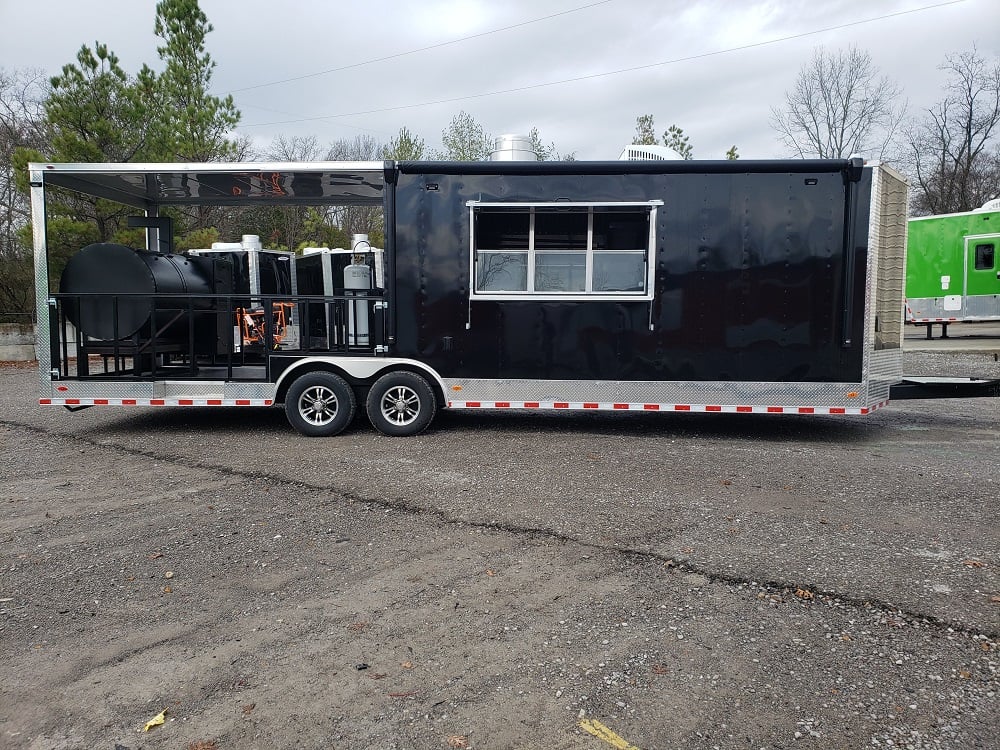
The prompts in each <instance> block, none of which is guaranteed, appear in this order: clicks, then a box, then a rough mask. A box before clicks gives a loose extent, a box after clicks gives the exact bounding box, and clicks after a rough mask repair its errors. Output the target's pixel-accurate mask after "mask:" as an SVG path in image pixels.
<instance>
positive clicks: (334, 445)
mask: <svg viewBox="0 0 1000 750" xmlns="http://www.w3.org/2000/svg"><path fill="white" fill-rule="evenodd" d="M905 369H906V371H907V372H908V373H910V374H915V375H916V374H939V375H945V374H948V375H970V376H972V375H975V376H982V377H1000V363H997V362H996V361H995V359H994V357H993V355H992V354H986V353H977V354H962V353H943V352H941V353H939V352H927V353H925V352H921V353H919V354H908V355H907V356H906V368H905ZM36 381H37V372H36V371H35V370H33V369H30V368H24V367H21V368H14V367H0V440H2V441H3V451H2V452H0V502H2V503H3V505H4V507H5V508H6V512H4V513H3V515H2V517H0V670H2V673H3V674H4V675H5V678H4V679H3V680H2V681H0V747H5V748H6V747H10V748H32V749H35V748H39V749H41V748H107V749H108V750H119V749H120V748H127V749H128V750H133V749H136V748H188V749H189V750H190V749H192V748H193V749H194V750H213V749H216V750H222V749H223V748H258V747H260V748H264V747H300V748H356V747H372V748H448V747H472V748H508V747H546V748H555V749H557V750H558V749H562V748H566V749H570V748H572V749H574V750H575V749H580V750H583V749H588V748H593V749H594V750H599V749H600V748H602V747H603V748H607V747H612V746H616V744H615V743H620V744H618V745H617V746H618V747H626V746H627V745H629V744H630V745H632V746H634V747H637V748H643V749H644V750H653V749H655V748H664V749H666V748H713V747H719V748H754V749H755V750H759V749H760V748H769V749H773V748H858V747H873V748H875V747H880V748H890V747H892V748H955V749H959V748H962V749H964V748H996V747H998V746H1000V743H998V740H997V731H996V727H997V726H998V725H1000V709H998V701H997V691H998V687H1000V678H998V672H997V669H998V662H1000V657H998V650H997V642H998V638H1000V574H998V571H1000V543H998V542H1000V533H998V531H1000V524H998V513H997V498H998V496H1000V492H998V481H1000V480H998V478H997V475H996V465H997V455H1000V400H998V399H965V400H939V401H903V402H894V403H893V404H892V405H890V407H888V408H886V409H884V410H880V411H878V412H876V413H875V414H873V415H871V416H869V417H862V418H842V417H801V418H800V417H791V418H784V417H767V416H755V415H693V414H691V415H643V414H606V413H602V414H587V415H580V416H577V415H570V414H558V415H544V414H529V413H501V414H496V415H490V414H482V413H445V414H441V415H440V416H439V418H438V420H437V421H436V422H435V424H434V425H433V426H432V429H431V430H430V431H429V432H427V433H425V434H424V435H421V436H419V437H416V438H409V439H390V438H384V437H382V436H380V435H377V434H376V433H374V432H373V431H372V430H371V429H370V428H369V427H367V426H365V425H364V424H363V423H361V422H359V423H358V424H356V425H354V426H352V428H351V429H350V430H349V431H348V432H347V433H345V434H343V435H341V436H339V437H337V438H331V439H324V440H309V439H306V438H302V437H300V436H298V435H296V434H295V433H293V432H291V431H290V429H289V428H288V426H287V425H286V424H285V422H284V417H283V415H282V414H281V413H280V411H278V410H265V409H261V410H257V409H234V410H192V409H188V410H184V409H176V410H164V409H141V408H136V409H112V408H108V409H102V408H95V409H89V410H86V411H83V412H79V413H75V414H69V413H67V412H65V411H63V410H59V409H54V408H41V407H38V406H35V405H34V404H35V403H36V399H37V394H36V385H35V383H36ZM162 709H166V714H165V717H164V718H165V722H164V724H163V725H161V726H157V727H154V728H152V729H151V730H150V731H149V732H142V731H141V730H142V728H143V726H144V724H145V723H146V722H147V721H148V720H149V719H151V718H153V717H154V716H155V715H156V714H158V713H159V712H160V711H161V710H162ZM596 722H599V724H598V723H596ZM605 728H606V729H605ZM609 732H611V733H613V734H609ZM621 743H624V744H621Z"/></svg>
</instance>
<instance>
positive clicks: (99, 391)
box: [46, 380, 163, 399]
mask: <svg viewBox="0 0 1000 750" xmlns="http://www.w3.org/2000/svg"><path fill="white" fill-rule="evenodd" d="M158 385H160V384H158V383H141V382H128V383H122V382H113V383H112V382H107V381H99V380H98V381H95V380H83V381H80V380H60V381H59V382H58V383H56V384H55V386H56V387H55V388H53V389H52V390H51V394H48V393H47V394H46V396H49V395H51V396H52V397H54V398H113V399H122V398H137V399H149V398H162V397H163V393H162V388H157V387H156V386H158Z"/></svg>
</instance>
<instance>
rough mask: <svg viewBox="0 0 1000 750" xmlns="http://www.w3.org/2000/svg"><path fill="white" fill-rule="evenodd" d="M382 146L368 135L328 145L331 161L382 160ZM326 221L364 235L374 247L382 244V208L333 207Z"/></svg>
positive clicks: (349, 231)
mask: <svg viewBox="0 0 1000 750" xmlns="http://www.w3.org/2000/svg"><path fill="white" fill-rule="evenodd" d="M385 148H386V146H385V144H384V143H382V142H381V141H379V140H377V139H375V138H373V137H372V136H370V135H366V134H362V135H356V136H354V138H347V139H341V140H339V141H334V142H333V143H331V144H330V148H329V149H328V150H327V153H326V158H327V159H328V160H330V161H382V155H383V154H384V153H385ZM327 215H328V217H329V219H328V220H329V222H330V223H331V224H333V225H335V226H338V227H340V228H341V229H343V230H344V231H345V232H346V233H347V234H349V235H351V234H367V235H368V238H369V239H370V240H371V243H372V244H373V245H377V244H381V243H382V242H383V236H384V229H383V227H384V226H385V223H384V218H383V216H382V207H381V206H335V207H332V208H330V209H327Z"/></svg>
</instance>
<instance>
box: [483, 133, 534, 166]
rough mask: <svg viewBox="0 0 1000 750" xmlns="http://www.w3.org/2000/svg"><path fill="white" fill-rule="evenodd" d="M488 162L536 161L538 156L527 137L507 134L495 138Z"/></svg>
mask: <svg viewBox="0 0 1000 750" xmlns="http://www.w3.org/2000/svg"><path fill="white" fill-rule="evenodd" d="M490 161H538V154H536V153H535V150H534V149H533V148H532V147H531V139H530V138H528V136H526V135H515V134H513V133H507V134H505V135H499V136H497V137H496V140H495V141H494V142H493V153H492V154H490Z"/></svg>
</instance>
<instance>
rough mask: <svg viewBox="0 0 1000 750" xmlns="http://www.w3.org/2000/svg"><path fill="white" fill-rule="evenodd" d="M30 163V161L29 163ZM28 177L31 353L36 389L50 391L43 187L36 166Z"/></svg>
mask: <svg viewBox="0 0 1000 750" xmlns="http://www.w3.org/2000/svg"><path fill="white" fill-rule="evenodd" d="M32 166H34V165H32ZM29 178H30V180H31V189H30V193H31V198H30V200H31V234H32V241H33V244H34V246H35V248H34V249H35V257H34V265H35V357H36V358H37V359H38V385H39V393H41V394H42V396H47V395H49V394H50V393H52V384H51V382H50V380H49V371H50V369H51V368H52V352H51V351H50V350H49V315H50V314H51V313H50V310H49V260H48V246H47V242H46V237H45V226H46V224H45V188H44V186H43V179H44V175H43V173H42V171H41V170H40V169H32V170H31V172H30V175H29Z"/></svg>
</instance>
